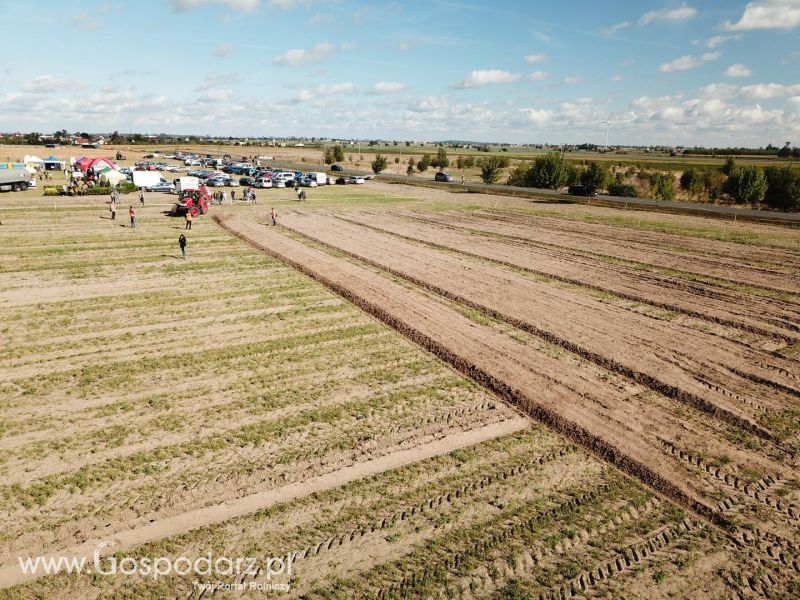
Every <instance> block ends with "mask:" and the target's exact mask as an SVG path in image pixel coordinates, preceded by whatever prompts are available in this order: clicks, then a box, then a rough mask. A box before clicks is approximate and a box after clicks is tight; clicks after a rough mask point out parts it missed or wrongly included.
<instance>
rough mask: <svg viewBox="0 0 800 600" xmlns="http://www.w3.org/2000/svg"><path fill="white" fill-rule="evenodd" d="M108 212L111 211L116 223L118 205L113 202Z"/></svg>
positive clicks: (112, 218)
mask: <svg viewBox="0 0 800 600" xmlns="http://www.w3.org/2000/svg"><path fill="white" fill-rule="evenodd" d="M108 210H109V211H111V220H112V221H116V219H117V205H116V204H114V203H113V202H112V203H111V204H109V206H108Z"/></svg>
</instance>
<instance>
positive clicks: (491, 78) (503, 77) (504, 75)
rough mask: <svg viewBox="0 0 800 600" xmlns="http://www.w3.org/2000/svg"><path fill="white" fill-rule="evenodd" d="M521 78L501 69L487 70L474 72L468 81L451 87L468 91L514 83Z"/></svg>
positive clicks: (467, 78)
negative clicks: (486, 86)
mask: <svg viewBox="0 0 800 600" xmlns="http://www.w3.org/2000/svg"><path fill="white" fill-rule="evenodd" d="M520 77H521V76H520V75H519V74H518V73H511V72H509V71H501V70H500V69H486V70H478V71H472V73H470V74H469V75H467V77H466V79H463V80H462V81H459V82H457V83H454V84H452V85H451V86H450V87H451V88H455V89H468V88H476V87H483V86H485V85H493V84H497V83H512V82H514V81H518V80H519V78H520Z"/></svg>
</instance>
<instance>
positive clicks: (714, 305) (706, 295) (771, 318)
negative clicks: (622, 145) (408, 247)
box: [341, 213, 800, 342]
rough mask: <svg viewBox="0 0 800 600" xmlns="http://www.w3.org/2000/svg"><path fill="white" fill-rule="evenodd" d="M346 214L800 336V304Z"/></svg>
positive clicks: (408, 222) (427, 225)
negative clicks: (770, 299)
mask: <svg viewBox="0 0 800 600" xmlns="http://www.w3.org/2000/svg"><path fill="white" fill-rule="evenodd" d="M341 218H343V219H345V220H349V221H352V222H355V223H360V224H364V225H367V226H370V227H373V228H377V229H379V230H382V231H387V232H390V233H394V234H397V235H399V236H403V237H409V238H411V239H414V240H419V241H424V242H427V243H429V244H432V245H435V246H441V247H443V248H447V249H452V250H457V251H459V252H463V253H466V254H472V255H475V256H479V257H482V258H487V259H490V260H494V261H498V262H500V263H505V264H508V265H511V266H516V267H520V268H523V269H527V270H530V271H531V272H532V273H535V274H540V275H544V276H547V277H553V278H556V279H559V280H560V281H564V282H565V283H570V284H576V285H582V286H588V287H590V288H592V289H595V290H598V291H601V292H607V293H610V294H614V295H615V296H618V297H620V298H625V299H629V300H632V301H636V302H644V303H647V304H650V305H653V306H656V307H659V308H663V309H665V310H672V311H677V312H681V313H684V314H688V315H692V316H697V317H698V318H701V319H704V320H707V321H710V322H713V323H721V324H724V325H729V326H731V327H736V328H739V329H742V330H744V331H750V332H756V333H759V334H762V335H765V336H770V337H771V336H774V337H778V338H781V339H785V340H787V341H790V342H795V341H798V340H800V324H799V323H800V305H791V304H788V303H780V302H775V301H769V300H767V299H765V298H763V297H760V296H757V295H754V294H748V293H746V292H741V291H735V290H730V289H725V288H721V287H718V286H713V285H710V284H706V283H702V282H687V281H685V280H682V279H678V278H676V277H669V276H668V275H662V274H658V273H652V272H646V271H642V270H641V269H638V270H637V269H634V268H631V267H628V266H625V265H620V264H610V263H608V262H605V261H601V260H597V259H594V258H592V257H591V256H582V255H576V254H570V253H568V252H563V251H558V250H555V249H552V248H548V247H543V246H536V245H534V244H526V243H525V242H523V241H521V240H513V239H508V238H501V237H497V236H494V237H492V236H489V235H482V234H481V233H479V232H478V231H476V230H474V229H471V230H470V229H466V228H459V227H457V226H455V225H451V224H448V225H446V226H445V225H442V224H439V223H437V222H436V221H433V220H426V218H425V215H424V214H420V213H407V214H400V215H391V214H390V215H386V214H368V213H354V214H353V213H344V214H343V215H341Z"/></svg>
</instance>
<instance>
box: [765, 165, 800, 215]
mask: <svg viewBox="0 0 800 600" xmlns="http://www.w3.org/2000/svg"><path fill="white" fill-rule="evenodd" d="M764 176H765V177H766V180H767V191H766V193H765V194H764V202H766V204H767V206H769V207H770V208H777V209H779V210H789V211H797V210H800V172H798V171H797V169H793V168H791V167H767V168H766V169H764Z"/></svg>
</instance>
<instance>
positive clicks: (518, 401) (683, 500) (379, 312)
mask: <svg viewBox="0 0 800 600" xmlns="http://www.w3.org/2000/svg"><path fill="white" fill-rule="evenodd" d="M212 218H213V219H214V221H215V222H217V223H218V224H219V225H220V226H221V227H223V228H224V229H226V230H227V231H230V232H231V233H232V234H233V235H235V236H237V237H239V238H240V239H242V240H243V241H245V242H247V243H248V244H251V245H252V246H254V247H256V248H258V249H260V250H262V251H263V252H266V253H267V254H269V255H270V256H273V257H275V258H277V259H279V260H282V261H284V262H286V263H287V264H289V265H290V266H292V267H294V268H296V269H297V270H298V271H300V272H301V273H303V274H305V275H307V276H308V277H310V278H312V279H314V280H315V281H318V282H319V283H321V284H323V285H325V286H326V287H328V288H329V289H331V290H332V291H334V292H335V293H337V294H338V295H340V296H342V297H343V298H345V299H346V300H348V301H350V302H352V303H353V304H355V305H356V306H358V307H359V308H361V309H362V310H364V311H365V312H367V313H368V314H370V315H372V316H373V317H375V318H376V319H378V320H380V321H382V322H383V323H385V324H387V325H389V326H390V327H392V328H393V329H396V330H397V331H399V332H400V333H401V334H403V335H404V336H405V337H407V338H408V339H410V340H412V341H413V342H415V343H417V344H419V345H420V346H422V347H423V348H425V349H426V350H428V351H429V352H431V353H433V354H435V355H436V356H438V357H439V358H441V359H442V360H444V361H445V362H447V363H449V364H450V365H451V366H453V367H454V368H455V369H456V370H457V371H459V372H461V373H463V374H464V375H466V376H467V377H469V378H470V379H472V380H473V381H475V382H477V383H479V384H480V385H482V386H483V387H485V388H486V389H488V390H490V391H491V392H493V393H495V394H497V395H498V396H500V397H501V398H503V399H505V400H506V401H507V402H508V403H509V404H511V405H512V406H515V407H517V408H518V409H520V410H521V411H522V412H524V413H526V414H528V415H529V416H531V417H533V418H534V419H535V420H537V421H540V422H542V423H544V424H546V425H547V426H549V427H550V428H551V429H553V430H555V431H557V432H559V433H561V434H563V435H565V436H566V437H567V438H569V439H571V440H572V441H574V442H575V443H576V444H578V445H580V446H582V447H583V448H585V449H586V450H588V451H589V452H591V453H592V454H594V455H595V456H598V457H599V458H601V459H602V460H604V461H605V462H608V463H610V464H612V465H614V466H616V467H617V468H619V469H620V470H622V471H624V472H626V473H628V474H629V475H632V476H633V477H636V478H637V479H639V480H641V481H643V482H644V483H646V484H647V485H648V486H650V487H651V488H653V489H655V490H657V491H658V492H659V493H661V494H664V495H665V496H667V497H669V498H671V499H673V500H674V501H676V502H677V503H679V504H680V505H682V506H684V507H686V508H688V509H690V510H692V511H694V512H695V513H697V514H699V515H702V516H703V517H704V518H706V519H708V520H709V522H712V523H714V524H716V525H719V526H722V527H723V528H726V529H727V528H729V523H728V521H727V519H726V518H725V517H723V516H722V515H721V514H719V513H718V512H716V511H714V510H713V509H712V508H710V507H709V506H708V505H706V504H704V503H701V502H700V501H699V500H696V499H694V498H692V497H690V496H689V495H688V494H687V493H686V492H684V491H683V490H682V489H681V488H680V487H678V486H677V485H675V484H674V483H673V482H671V481H669V480H668V479H666V478H665V477H663V476H662V475H660V474H659V473H657V472H656V471H654V470H653V469H651V468H649V467H647V466H646V465H644V464H643V463H641V462H640V461H638V460H636V459H634V458H632V457H630V456H628V455H626V454H625V453H623V452H621V451H620V450H619V448H617V447H616V446H615V445H614V444H612V443H611V442H609V441H608V440H605V439H603V438H601V437H599V436H597V435H595V434H592V433H591V432H590V431H588V430H586V429H585V428H584V427H581V426H579V425H577V424H576V423H575V422H573V421H571V420H568V419H565V418H564V417H562V416H561V415H559V414H558V413H556V412H553V411H551V410H549V409H547V408H545V407H543V406H542V405H540V404H538V403H537V402H535V401H534V400H533V399H531V398H530V397H529V396H527V395H526V394H525V393H524V392H523V391H521V390H518V389H515V388H513V387H511V386H510V385H508V384H507V383H506V382H504V381H501V380H499V379H497V378H496V377H494V376H492V375H491V374H490V373H488V372H486V371H485V370H484V369H482V368H481V367H479V366H478V365H476V364H474V363H473V362H471V361H469V360H467V359H465V358H464V357H462V356H460V355H459V354H457V353H455V352H454V351H452V350H451V349H449V348H447V347H446V346H444V345H443V344H441V343H439V342H437V341H436V340H434V339H432V338H430V337H429V336H427V335H425V334H423V333H421V332H420V331H419V330H418V329H415V328H413V327H411V326H409V325H408V324H407V323H405V322H404V321H402V320H400V319H399V318H397V317H395V316H394V315H392V314H390V313H388V312H386V311H385V310H384V309H383V308H381V307H380V306H378V305H377V304H374V303H372V302H370V301H368V300H366V299H365V298H362V297H361V296H359V295H358V294H356V293H354V292H353V291H352V290H350V289H349V288H347V287H346V286H344V285H341V284H339V283H338V282H336V281H334V280H332V279H330V278H328V277H326V276H325V275H324V274H322V273H321V272H319V271H318V270H316V269H313V268H311V267H309V266H307V265H305V264H304V263H302V262H300V261H298V260H294V259H293V258H291V257H289V256H285V255H284V254H282V253H280V252H277V251H275V250H273V249H271V248H270V247H269V246H268V245H267V244H264V243H261V242H259V241H257V240H255V239H253V238H251V237H250V236H248V235H246V234H245V233H244V232H242V231H240V230H239V229H237V227H236V226H235V225H236V222H233V223H232V222H230V221H231V219H230V217H228V218H226V217H221V216H219V215H214V217H212Z"/></svg>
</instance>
